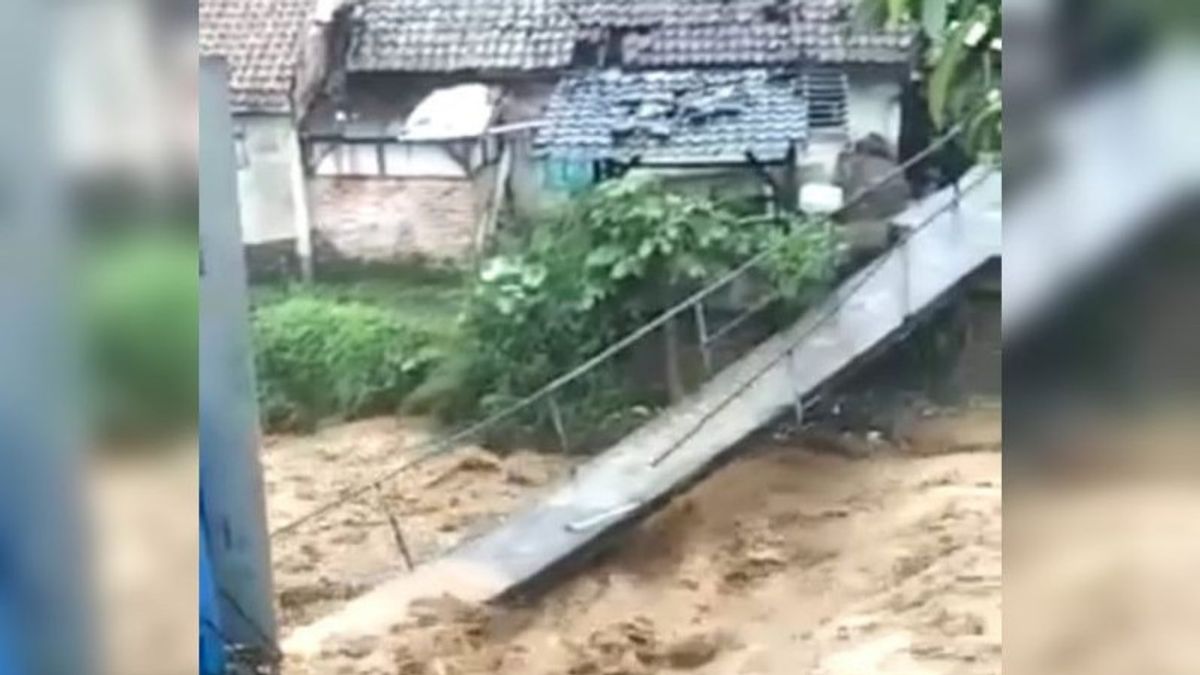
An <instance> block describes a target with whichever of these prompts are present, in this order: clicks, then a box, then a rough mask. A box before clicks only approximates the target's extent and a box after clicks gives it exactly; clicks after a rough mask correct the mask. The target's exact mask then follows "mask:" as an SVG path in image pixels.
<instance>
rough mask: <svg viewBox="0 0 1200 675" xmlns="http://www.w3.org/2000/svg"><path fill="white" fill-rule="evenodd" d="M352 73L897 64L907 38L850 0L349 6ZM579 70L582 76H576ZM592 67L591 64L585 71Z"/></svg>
mask: <svg viewBox="0 0 1200 675" xmlns="http://www.w3.org/2000/svg"><path fill="white" fill-rule="evenodd" d="M359 5H360V7H359V13H358V16H357V19H356V21H357V25H356V28H355V30H354V38H353V40H352V44H351V48H350V53H349V55H348V59H347V60H348V63H347V67H348V68H349V69H350V70H357V71H372V70H391V71H412V72H452V71H461V70H486V69H492V70H518V71H529V70H543V69H554V68H563V67H566V66H568V65H571V64H572V59H573V56H574V54H575V52H576V48H577V47H582V48H591V49H592V51H595V52H597V53H602V52H605V51H607V50H608V45H609V44H610V42H613V41H615V43H617V44H619V45H620V47H621V55H620V60H621V62H620V64H617V63H608V64H607V65H609V66H613V65H624V66H627V67H647V68H661V67H691V66H709V65H742V66H755V65H784V64H793V63H797V62H800V61H808V62H815V63H899V64H902V63H907V62H908V61H909V60H910V58H911V56H912V47H913V44H914V39H915V35H916V33H915V30H912V29H907V28H904V29H893V30H882V29H872V30H864V29H861V28H858V27H856V21H855V20H854V19H853V17H852V13H853V7H854V2H853V0H688V1H686V2H684V1H680V0H359ZM576 65H589V64H576ZM592 65H594V64H592Z"/></svg>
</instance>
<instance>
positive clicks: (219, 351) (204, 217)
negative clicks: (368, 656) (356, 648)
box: [199, 58, 276, 658]
mask: <svg viewBox="0 0 1200 675" xmlns="http://www.w3.org/2000/svg"><path fill="white" fill-rule="evenodd" d="M226 77H227V75H226V70H225V64H224V62H223V61H222V60H220V59H213V58H204V59H201V62H200V92H199V93H200V138H201V143H200V490H201V495H202V497H201V498H202V500H203V513H204V514H205V516H206V519H207V520H206V522H205V523H203V524H202V526H203V527H205V528H206V529H207V532H208V535H209V543H210V544H211V546H212V549H211V554H212V558H213V560H212V563H213V576H214V581H215V585H216V587H217V595H218V598H219V603H220V608H221V611H220V615H221V628H222V632H223V633H224V635H225V637H226V638H227V639H228V640H229V641H231V642H233V643H236V645H237V646H239V647H243V648H245V649H246V651H247V653H249V654H258V655H261V656H263V657H264V658H269V657H271V656H273V655H275V654H276V647H275V644H276V625H275V614H274V609H273V605H272V597H273V593H272V589H271V564H270V545H269V541H268V538H267V521H266V508H265V505H264V498H263V483H262V467H261V466H260V464H259V461H258V440H259V435H258V406H257V402H256V400H255V393H254V391H255V390H254V370H253V362H252V360H251V356H250V354H251V351H250V335H249V332H250V325H249V303H248V300H247V291H246V264H245V258H244V257H243V256H244V254H243V250H242V237H241V228H240V225H239V221H238V201H237V176H236V164H235V161H234V154H233V124H232V120H231V117H230V111H229V98H228V89H227V86H226V81H227V80H226Z"/></svg>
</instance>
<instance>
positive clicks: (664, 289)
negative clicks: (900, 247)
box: [409, 179, 838, 444]
mask: <svg viewBox="0 0 1200 675" xmlns="http://www.w3.org/2000/svg"><path fill="white" fill-rule="evenodd" d="M791 234H796V235H797V236H796V238H795V239H794V240H793V239H790V238H786V237H788V236H789V235H791ZM836 242H837V238H836V235H835V233H834V231H833V230H832V228H829V227H826V226H816V225H812V224H806V223H796V224H794V226H792V228H791V229H790V230H789V225H788V224H787V223H786V222H784V221H776V220H773V219H768V218H765V217H762V216H746V215H743V214H740V213H738V212H737V211H735V210H734V209H732V208H729V207H728V206H726V205H722V204H720V203H717V202H714V201H712V200H709V199H704V198H700V197H694V196H688V195H682V194H676V193H672V192H669V191H668V190H666V189H664V188H663V187H662V186H661V185H660V184H658V183H656V182H653V181H648V180H637V179H622V180H618V181H612V182H609V183H604V184H601V185H600V186H598V187H597V188H595V189H594V190H592V191H591V192H589V193H587V194H585V195H584V196H582V197H581V198H579V199H578V200H576V201H574V202H573V203H572V204H570V205H569V206H568V207H567V208H566V209H564V210H563V211H561V212H559V213H558V214H557V215H556V217H555V218H554V219H552V220H550V221H548V222H546V223H543V224H541V225H540V226H539V227H537V228H536V229H533V230H532V231H531V232H530V233H529V236H528V240H527V241H526V242H525V243H524V246H523V248H522V249H521V250H519V251H517V252H514V253H510V254H507V255H498V256H496V257H494V258H492V259H490V260H489V261H487V263H486V264H484V265H483V266H482V269H481V272H480V274H479V277H478V278H477V280H476V282H475V285H474V288H473V290H472V293H471V296H470V299H469V301H468V304H467V308H466V311H465V314H464V318H463V322H462V326H461V329H462V339H463V351H462V352H461V353H459V354H456V355H455V356H454V357H453V358H452V359H449V360H447V361H446V362H445V363H443V364H442V366H441V367H440V368H438V369H437V370H435V372H434V373H433V374H432V375H431V377H430V379H429V381H428V382H426V384H425V385H423V386H422V387H420V389H419V390H418V391H417V392H416V393H415V394H414V396H413V397H412V399H410V402H409V405H411V406H413V407H414V408H419V409H423V410H427V411H433V412H436V413H438V414H439V415H440V416H441V417H442V418H443V419H447V420H450V421H462V420H466V419H477V418H479V417H482V416H485V415H489V414H494V413H496V412H498V411H500V410H503V409H504V408H506V407H508V406H510V405H512V404H513V403H515V402H516V401H519V400H520V399H521V398H522V397H524V396H527V395H529V394H530V393H532V392H534V391H536V390H537V389H538V388H540V387H542V386H544V385H545V384H547V383H548V382H550V381H551V380H553V379H554V378H555V377H557V376H559V375H561V374H562V373H564V372H566V371H567V370H569V369H570V368H572V367H574V366H576V365H578V364H579V363H580V362H582V361H583V360H585V359H587V358H588V357H590V356H592V355H594V354H595V353H597V352H598V351H600V350H601V349H603V348H604V347H605V346H607V345H609V344H612V343H613V342H615V341H616V340H617V339H619V338H620V337H621V336H623V335H625V334H627V333H628V332H629V331H631V330H633V329H634V328H635V327H636V326H637V325H639V324H641V323H642V322H644V321H646V320H648V319H649V318H651V317H653V316H654V315H656V314H657V313H658V312H660V311H661V310H662V309H664V308H666V307H667V306H668V305H670V304H671V303H673V302H676V301H678V300H679V299H680V298H682V297H683V296H684V295H685V294H687V293H689V292H691V291H693V290H694V289H695V288H697V287H698V286H699V285H701V284H703V283H706V282H708V281H710V280H712V279H713V278H715V277H716V276H718V275H720V274H723V273H725V272H727V271H728V270H729V269H731V268H732V267H733V266H735V265H736V264H738V263H740V262H742V261H743V260H745V259H746V258H748V257H749V256H750V255H753V254H754V253H756V252H758V251H761V250H763V248H764V247H767V246H771V245H774V244H776V243H778V244H780V249H781V250H780V252H779V253H778V254H777V255H774V256H772V257H771V259H770V261H769V265H767V266H766V268H767V269H766V272H765V276H767V277H769V279H770V281H772V282H775V283H776V285H777V286H778V287H779V289H780V291H781V292H783V293H784V294H785V295H787V296H789V297H792V298H801V297H804V298H807V293H809V292H810V291H812V289H813V288H814V287H816V286H818V285H825V284H827V283H828V282H829V281H830V280H831V279H832V277H833V273H834V271H835V270H836V261H835V257H836V254H837V251H838V246H837V244H836ZM585 379H586V382H583V383H575V384H573V385H572V386H571V387H568V388H567V390H565V391H563V392H560V393H559V395H558V396H556V401H557V403H558V406H559V408H560V410H561V413H562V417H563V421H564V424H565V425H566V426H568V427H569V431H570V432H572V433H571V435H573V436H576V437H583V438H584V439H588V438H592V437H595V436H596V434H597V432H601V433H602V435H609V434H604V433H603V432H605V431H609V432H611V431H612V430H613V429H615V428H618V427H620V426H623V423H624V422H623V421H624V420H626V419H627V417H628V416H627V415H626V414H625V413H626V412H627V411H629V410H633V409H635V408H637V409H642V410H644V409H646V408H647V407H648V406H652V405H655V404H657V403H661V401H655V400H652V399H650V398H648V396H647V392H639V391H637V390H636V388H634V387H631V386H630V384H629V382H628V380H627V378H626V377H625V376H624V374H623V371H622V363H621V362H620V359H618V360H616V361H614V362H610V363H608V364H605V365H603V366H601V367H600V368H599V369H598V371H596V372H594V373H592V374H591V375H589V376H588V377H587V378H585ZM553 433H554V430H553V427H552V426H551V421H550V419H549V415H548V413H547V411H546V409H545V406H536V407H534V408H533V409H531V410H529V411H528V412H527V413H526V414H523V416H521V417H520V418H519V419H517V420H516V421H515V424H514V425H511V427H510V428H508V429H501V430H500V434H501V435H508V436H510V437H513V438H521V439H528V438H530V437H537V436H539V435H540V436H541V437H543V438H545V437H552V434H553ZM584 443H585V444H586V440H585V442H584Z"/></svg>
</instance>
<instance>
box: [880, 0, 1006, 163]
mask: <svg viewBox="0 0 1200 675" xmlns="http://www.w3.org/2000/svg"><path fill="white" fill-rule="evenodd" d="M881 3H883V4H882V6H881ZM862 14H863V15H864V16H866V17H868V20H869V21H870V22H871V23H874V24H876V25H880V24H882V25H887V26H890V27H896V26H902V25H907V24H912V23H913V22H917V21H919V24H920V28H921V30H922V32H923V33H924V34H925V37H926V38H927V40H928V45H929V46H928V49H927V51H926V53H925V55H924V66H925V70H926V72H925V87H926V90H925V97H926V101H927V104H928V107H929V115H930V118H931V119H932V120H933V122H934V125H935V126H936V127H937V128H939V129H948V128H950V127H951V126H953V125H954V124H957V123H959V122H962V123H963V124H964V125H965V127H966V133H965V134H964V135H963V137H962V139H963V141H962V144H963V146H964V147H965V148H966V150H967V151H968V152H970V153H971V154H972V155H975V156H977V157H980V158H984V159H987V158H991V157H994V156H995V155H997V154H998V153H999V152H1000V148H1001V132H1002V114H1001V113H1002V103H1001V97H1000V62H1001V58H1000V56H1001V46H1000V45H1001V43H1000V33H1001V18H1000V17H1001V14H1000V0H867V1H866V2H865V3H864V5H863V9H862Z"/></svg>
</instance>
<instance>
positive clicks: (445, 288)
mask: <svg viewBox="0 0 1200 675" xmlns="http://www.w3.org/2000/svg"><path fill="white" fill-rule="evenodd" d="M468 281H469V278H468V276H467V275H466V274H465V273H463V272H458V271H455V270H426V269H420V270H412V271H397V272H393V273H391V274H388V275H386V276H378V277H373V278H368V279H359V280H353V281H352V280H336V281H318V282H314V283H313V284H311V285H309V286H304V285H301V284H290V285H288V284H264V285H256V286H254V287H252V288H251V290H250V301H251V305H252V306H254V307H262V306H264V305H269V304H274V303H278V302H281V301H283V300H284V299H286V298H289V297H293V296H296V295H304V296H309V297H317V298H324V299H330V300H336V301H338V302H361V303H364V304H368V305H372V306H376V307H381V308H385V309H388V310H392V311H394V312H395V313H396V315H397V316H398V317H400V319H401V320H403V321H405V322H413V323H419V324H421V325H422V326H424V327H425V328H426V329H428V330H432V331H434V332H436V333H439V334H444V335H446V336H448V337H449V336H451V335H453V334H454V332H455V330H456V328H455V327H456V324H457V319H458V314H459V311H460V310H461V309H462V306H463V301H464V300H465V299H466V297H467V292H468V289H467V283H468Z"/></svg>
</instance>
